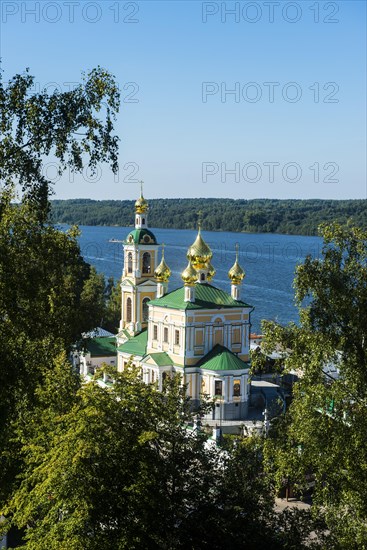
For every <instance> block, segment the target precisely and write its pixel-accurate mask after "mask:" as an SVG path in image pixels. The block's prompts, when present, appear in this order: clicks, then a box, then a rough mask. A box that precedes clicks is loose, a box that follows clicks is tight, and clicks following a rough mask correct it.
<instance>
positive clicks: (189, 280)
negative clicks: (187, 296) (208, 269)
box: [181, 260, 198, 286]
mask: <svg viewBox="0 0 367 550" xmlns="http://www.w3.org/2000/svg"><path fill="white" fill-rule="evenodd" d="M197 278H198V274H197V272H196V270H195V269H194V267H193V265H192V263H191V261H190V260H189V263H188V264H187V267H186V269H184V270H183V272H182V273H181V279H182V280H183V282H184V283H185V285H187V286H193V285H194V284H195V283H196V281H197Z"/></svg>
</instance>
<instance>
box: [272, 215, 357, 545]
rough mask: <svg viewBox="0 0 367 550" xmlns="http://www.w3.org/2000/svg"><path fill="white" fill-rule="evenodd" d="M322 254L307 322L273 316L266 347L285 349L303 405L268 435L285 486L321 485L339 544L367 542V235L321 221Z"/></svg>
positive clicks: (311, 283) (301, 294)
mask: <svg viewBox="0 0 367 550" xmlns="http://www.w3.org/2000/svg"><path fill="white" fill-rule="evenodd" d="M321 235H322V236H323V239H324V244H323V247H322V250H321V255H320V257H318V258H311V257H308V258H306V260H305V262H304V263H303V264H301V265H299V266H298V268H297V273H296V278H295V290H296V300H297V303H298V305H299V307H300V325H299V326H296V325H295V324H291V325H289V326H287V327H281V326H279V325H276V324H274V323H264V325H263V330H264V334H265V343H264V350H265V351H266V350H267V351H268V352H270V351H271V350H272V349H274V348H277V349H278V350H281V351H283V353H284V364H285V370H286V371H288V372H289V371H291V372H293V373H297V374H298V375H299V382H298V383H297V384H296V385H295V387H294V394H293V402H292V404H291V406H290V408H289V410H288V412H287V413H286V416H285V418H284V419H283V421H280V422H278V423H277V426H276V428H275V429H274V430H273V433H272V437H271V438H270V439H269V441H268V442H267V445H266V448H267V452H266V458H267V462H268V467H269V469H270V470H271V471H272V473H273V475H274V477H275V479H276V482H277V485H278V487H280V486H281V485H282V484H284V483H285V482H289V483H291V484H292V485H293V486H294V487H295V489H296V490H298V491H299V492H300V493H302V492H303V491H305V490H306V488H307V485H308V483H309V482H310V481H314V482H315V488H314V494H313V499H314V503H315V505H316V507H315V513H316V514H317V513H318V512H319V511H323V512H325V515H326V520H327V525H328V528H329V529H330V532H331V536H332V537H333V544H334V545H335V546H333V547H335V548H357V547H358V548H364V547H365V546H364V545H365V541H366V540H367V528H366V525H367V504H366V499H365V495H366V494H367V475H366V472H367V446H366V441H367V363H366V358H367V340H366V336H367V232H366V231H364V230H361V229H359V228H356V227H351V226H346V227H341V226H340V225H338V224H336V223H334V224H331V225H324V226H322V227H321Z"/></svg>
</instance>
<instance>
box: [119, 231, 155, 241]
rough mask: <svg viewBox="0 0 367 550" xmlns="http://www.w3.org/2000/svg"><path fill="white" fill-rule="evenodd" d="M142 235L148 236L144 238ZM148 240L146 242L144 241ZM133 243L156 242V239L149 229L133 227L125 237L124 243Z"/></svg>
mask: <svg viewBox="0 0 367 550" xmlns="http://www.w3.org/2000/svg"><path fill="white" fill-rule="evenodd" d="M144 237H149V239H148V238H145V239H144ZM146 241H148V242H146ZM129 243H135V244H157V239H156V238H155V235H154V233H152V232H151V231H149V229H133V231H130V233H129V234H128V236H127V237H126V239H125V241H124V244H129Z"/></svg>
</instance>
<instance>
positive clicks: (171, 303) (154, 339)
mask: <svg viewBox="0 0 367 550" xmlns="http://www.w3.org/2000/svg"><path fill="white" fill-rule="evenodd" d="M158 252H159V244H158V243H157V240H156V237H155V235H154V234H153V233H152V232H151V231H150V230H149V228H148V202H147V201H146V199H145V198H144V197H143V193H141V196H140V198H139V199H138V200H137V201H136V203H135V228H134V229H133V230H132V231H131V232H130V233H129V234H128V235H127V237H126V239H125V241H123V255H124V265H123V272H122V279H121V291H122V302H121V321H120V329H119V333H118V335H117V337H116V338H117V368H118V370H119V371H122V370H123V369H124V368H125V367H126V365H127V364H128V362H129V361H130V360H131V359H132V360H133V362H134V364H136V365H137V366H139V367H140V368H141V370H142V376H143V379H144V381H145V382H146V383H158V387H160V388H161V387H162V383H163V381H164V379H165V377H166V376H171V375H172V374H174V373H179V374H180V375H181V376H182V379H183V382H184V383H185V384H186V385H187V393H188V395H189V396H190V398H191V399H192V402H193V406H195V405H196V404H198V403H199V402H200V400H201V398H202V396H203V395H205V396H207V397H208V398H209V399H213V400H214V401H215V402H216V405H215V407H214V409H213V412H212V413H211V414H210V415H209V416H208V417H207V418H208V419H209V418H211V419H213V420H223V421H224V420H241V419H245V418H246V417H247V414H248V404H249V393H250V386H249V368H250V326H251V320H250V316H251V312H252V311H253V307H252V306H251V305H249V304H247V303H246V302H244V301H243V300H242V299H241V286H242V281H243V279H244V276H245V273H244V271H243V269H242V268H241V266H240V265H239V262H238V250H237V253H236V258H235V261H234V265H233V266H232V268H231V269H230V270H229V272H228V277H229V286H230V292H225V291H224V290H222V289H219V288H217V287H216V286H215V285H214V284H213V278H214V276H215V269H214V267H213V266H212V263H211V260H212V256H213V253H212V251H211V249H210V247H209V246H208V245H207V244H206V242H205V241H204V239H203V236H202V233H201V228H200V225H199V230H198V234H197V237H196V239H195V242H194V243H193V244H192V245H191V246H189V248H188V251H187V261H188V263H187V266H186V267H184V265H185V264H184V261H185V260H184V258H183V267H184V269H183V271H182V274H181V278H182V281H183V285H182V286H181V287H180V288H178V289H176V290H173V291H171V292H169V291H168V284H169V278H170V275H171V271H170V269H169V267H168V266H167V264H166V262H165V259H164V248H163V246H162V253H161V260H160V262H159V263H158V259H159V258H158Z"/></svg>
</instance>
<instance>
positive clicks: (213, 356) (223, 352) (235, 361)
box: [195, 344, 250, 370]
mask: <svg viewBox="0 0 367 550" xmlns="http://www.w3.org/2000/svg"><path fill="white" fill-rule="evenodd" d="M195 367H200V368H202V369H205V370H244V369H249V368H250V364H249V363H245V362H244V361H242V359H240V358H239V357H237V355H235V354H234V353H232V352H231V351H230V350H229V349H228V348H225V347H224V346H221V345H220V344H217V345H216V346H215V347H214V348H213V349H212V351H210V352H209V353H207V355H205V357H203V358H202V359H200V361H199V362H198V363H197V364H196V365H195Z"/></svg>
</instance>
